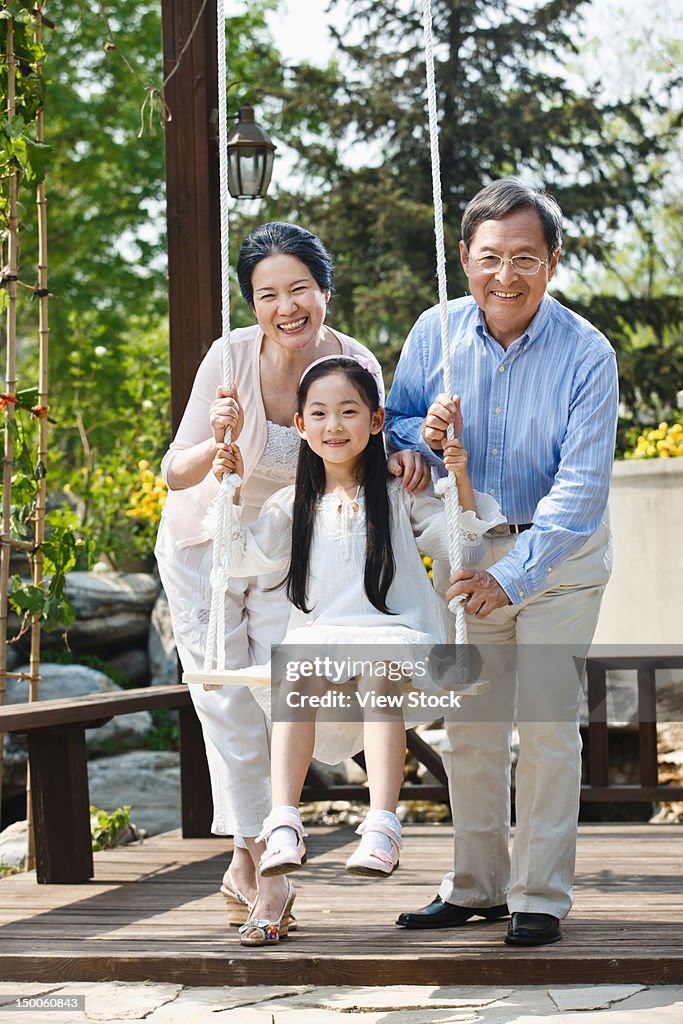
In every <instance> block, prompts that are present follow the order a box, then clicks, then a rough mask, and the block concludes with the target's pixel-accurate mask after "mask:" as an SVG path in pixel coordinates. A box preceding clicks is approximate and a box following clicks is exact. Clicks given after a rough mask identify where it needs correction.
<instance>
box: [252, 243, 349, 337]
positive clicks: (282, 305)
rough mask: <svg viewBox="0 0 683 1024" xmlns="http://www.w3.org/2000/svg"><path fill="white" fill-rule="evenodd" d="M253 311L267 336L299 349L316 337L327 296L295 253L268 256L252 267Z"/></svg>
mask: <svg viewBox="0 0 683 1024" xmlns="http://www.w3.org/2000/svg"><path fill="white" fill-rule="evenodd" d="M251 283H252V287H253V289H254V312H255V314H256V319H257V321H258V324H259V327H260V328H261V330H262V331H263V333H264V334H265V336H266V337H267V338H268V339H269V341H274V342H275V343H276V344H277V345H280V346H281V347H282V348H286V349H290V350H293V349H302V348H305V347H306V346H307V345H309V344H310V343H311V342H313V341H315V340H316V338H317V337H318V335H319V333H320V331H321V329H322V326H323V322H324V320H325V314H326V312H327V303H328V302H329V299H330V293H329V291H323V289H322V288H321V287H320V285H319V284H318V282H317V281H316V279H315V278H314V277H313V274H312V273H311V271H310V270H309V269H308V267H307V266H306V264H305V263H302V262H301V260H299V259H297V258H296V256H287V255H284V254H280V255H278V256H268V257H266V259H264V260H261V261H260V263H257V264H256V266H255V267H254V271H253V273H252V275H251Z"/></svg>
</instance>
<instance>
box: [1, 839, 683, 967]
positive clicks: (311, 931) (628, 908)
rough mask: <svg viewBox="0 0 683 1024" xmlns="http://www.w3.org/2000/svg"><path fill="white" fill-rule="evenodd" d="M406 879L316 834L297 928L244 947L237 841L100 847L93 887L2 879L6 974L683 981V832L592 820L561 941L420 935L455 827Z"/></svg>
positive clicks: (409, 850) (488, 931)
mask: <svg viewBox="0 0 683 1024" xmlns="http://www.w3.org/2000/svg"><path fill="white" fill-rule="evenodd" d="M405 831H406V837H405V838H406V842H405V846H404V851H403V860H402V864H401V868H400V870H399V872H397V874H396V875H395V876H394V878H392V879H390V880H386V881H384V880H382V881H374V880H366V879H354V878H351V877H348V876H346V875H344V874H343V873H342V871H341V870H340V866H341V865H342V864H343V861H344V859H345V858H346V857H347V856H348V854H349V852H350V850H351V849H352V848H353V845H354V836H353V833H352V830H351V828H349V827H339V828H336V827H335V828H315V829H312V830H311V833H312V834H311V837H310V839H309V840H308V847H309V862H308V864H307V865H306V868H305V869H304V870H303V871H301V872H300V873H299V875H298V878H297V882H298V885H299V888H300V893H299V897H298V899H297V904H296V910H297V915H298V917H299V919H300V928H299V931H298V932H297V933H295V934H293V935H292V936H290V937H289V938H288V939H287V940H286V941H283V942H282V943H281V944H280V945H279V946H278V947H275V948H270V949H265V950H263V949H261V950H258V949H251V950H250V949H245V948H243V947H241V946H240V945H239V943H238V941H237V934H236V930H235V929H228V927H227V916H226V913H225V910H224V907H223V901H222V898H221V897H220V895H219V893H218V892H217V887H218V881H219V879H220V877H221V875H222V872H223V869H224V865H225V863H226V860H227V855H228V853H229V850H230V842H229V840H223V839H185V840H183V839H181V838H180V836H179V834H176V833H170V834H168V835H166V836H159V837H155V838H153V839H151V840H147V841H146V842H145V843H144V845H143V846H142V847H139V846H135V847H124V848H122V849H118V850H113V851H109V852H106V853H101V854H96V856H95V878H94V879H93V880H92V881H90V882H85V883H82V884H80V885H51V886H45V885H37V884H36V883H35V876H34V875H15V876H12V877H10V878H6V879H4V880H3V881H1V882H0V977H2V978H3V979H4V980H12V981H65V980H72V981H100V980H110V979H118V980H123V981H141V980H144V979H152V980H156V981H173V982H177V983H183V984H186V985H254V984H280V983H287V984H301V983H307V984H324V985H355V986H359V985H390V984H399V983H402V984H449V985H453V984H477V985H481V984H514V985H519V984H546V983H552V984H558V983H562V982H582V983H588V982H609V983H617V982H641V983H648V984H658V983H659V984H664V983H681V982H683V886H682V885H681V878H682V875H683V826H675V825H671V826H655V825H630V824H627V825H586V826H582V828H581V831H580V839H579V848H578V870H577V879H576V888H575V892H576V903H575V906H574V910H573V912H572V914H571V916H570V918H569V919H568V921H567V922H566V924H565V926H564V934H565V939H564V941H563V942H560V943H558V944H556V945H552V946H547V947H541V948H539V949H532V950H528V951H525V950H519V949H510V948H508V947H506V946H504V945H503V943H502V940H503V937H504V935H505V929H506V922H502V921H501V922H494V923H492V924H489V923H486V922H481V923H477V924H472V925H469V926H467V927H465V928H460V929H450V930H448V931H438V932H415V931H411V932H408V931H405V930H404V929H399V928H396V927H395V926H394V924H393V922H394V919H395V917H396V915H397V913H399V911H401V910H405V909H411V908H412V909H415V908H417V907H419V906H422V905H423V904H425V903H427V902H429V901H430V900H431V899H432V898H433V896H434V895H435V893H436V889H437V881H438V879H439V878H440V877H441V875H442V873H443V872H445V871H446V870H447V869H448V866H449V859H450V851H451V842H450V828H449V827H448V826H444V825H441V826H438V825H437V826H434V825H411V826H408V827H407V828H406V830H405Z"/></svg>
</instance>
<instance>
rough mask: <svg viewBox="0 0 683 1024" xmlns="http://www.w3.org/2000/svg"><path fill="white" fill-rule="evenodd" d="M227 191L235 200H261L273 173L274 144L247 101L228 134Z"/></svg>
mask: <svg viewBox="0 0 683 1024" xmlns="http://www.w3.org/2000/svg"><path fill="white" fill-rule="evenodd" d="M227 145H228V190H229V192H230V195H231V196H232V197H233V199H262V198H263V197H264V196H265V194H266V192H267V191H268V186H269V184H270V177H271V175H272V173H273V158H274V154H275V149H276V147H275V145H274V144H273V143H272V142H271V141H270V139H269V137H268V135H267V134H266V132H264V130H263V128H261V127H260V126H259V125H257V124H256V121H255V120H254V108H253V107H252V106H250V105H249V104H245V106H243V107H242V108H241V109H240V112H239V113H238V115H237V124H236V125H235V127H234V128H232V129H231V131H230V133H229V135H228V143H227Z"/></svg>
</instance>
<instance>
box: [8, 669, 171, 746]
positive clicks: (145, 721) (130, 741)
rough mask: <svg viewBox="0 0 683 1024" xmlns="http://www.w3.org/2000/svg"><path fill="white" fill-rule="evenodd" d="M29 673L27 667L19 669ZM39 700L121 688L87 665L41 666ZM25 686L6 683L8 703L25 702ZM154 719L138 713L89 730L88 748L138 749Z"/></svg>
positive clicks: (143, 713) (87, 734)
mask: <svg viewBox="0 0 683 1024" xmlns="http://www.w3.org/2000/svg"><path fill="white" fill-rule="evenodd" d="M19 671H20V672H28V666H27V665H26V666H23V667H22V668H20V669H19ZM40 675H41V681H40V688H39V700H55V699H57V698H67V697H82V696H83V695H84V694H87V693H110V692H112V691H114V690H116V691H120V690H121V687H120V686H117V685H116V683H113V682H112V681H111V679H109V677H108V676H106V675H105V674H104V672H98V671H97V670H96V669H94V668H87V667H86V666H85V665H54V664H49V663H48V664H42V665H41V666H40ZM26 697H27V686H26V683H24V682H22V681H21V680H18V679H8V680H7V703H8V704H21V703H23V702H24V701H25V700H26ZM152 724H153V723H152V716H151V715H150V713H149V712H148V711H137V712H135V714H132V715H119V716H118V717H117V718H112V719H111V720H110V721H109V722H107V723H106V725H102V726H100V728H99V729H88V731H87V733H86V736H87V740H88V748H89V749H90V750H92V751H97V750H101V749H102V748H103V747H110V746H111V744H112V743H115V744H117V746H119V747H120V748H122V749H128V750H130V749H131V748H133V747H135V746H138V745H139V744H140V741H141V740H142V739H143V737H144V736H146V735H147V733H148V732H149V731H150V730H151V728H152Z"/></svg>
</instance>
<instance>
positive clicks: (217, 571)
mask: <svg viewBox="0 0 683 1024" xmlns="http://www.w3.org/2000/svg"><path fill="white" fill-rule="evenodd" d="M216 17H217V23H218V24H217V27H218V36H217V38H218V104H219V107H218V146H219V160H220V164H219V190H220V236H221V237H220V248H221V303H222V343H223V380H224V384H225V385H228V386H229V385H230V384H231V383H232V366H231V358H230V294H229V270H230V257H229V224H228V214H229V200H228V168H227V134H228V133H227V72H226V46H225V8H224V3H223V0H217V12H216ZM423 34H424V51H425V67H426V80H427V106H428V116H429V140H430V156H431V167H432V191H433V199H434V233H435V244H436V268H437V281H438V295H439V317H440V334H441V351H442V363H443V377H444V390H445V392H446V393H447V394H449V395H450V394H451V390H452V381H451V349H450V338H449V332H448V291H447V281H446V257H445V245H444V223H443V205H442V199H441V169H440V160H439V128H438V118H437V105H436V84H435V74H434V51H433V42H432V5H431V0H423ZM454 436H455V435H454V427H453V424H449V427H448V438H449V440H453V438H454ZM226 439H227V440H228V442H229V440H230V437H229V433H228V435H226ZM239 483H240V480H239V477H236V476H235V475H234V474H230V475H227V474H226V476H224V477H223V478H222V480H221V486H220V490H219V494H218V497H217V499H216V505H217V508H216V525H215V536H214V548H213V563H212V570H211V608H210V613H209V628H208V637H207V647H206V652H205V658H204V669H203V672H185V673H184V674H183V679H184V680H185V682H202V683H204V684H205V685H206V686H209V687H212V686H223V685H226V684H232V685H239V684H244V683H245V682H251V683H260V684H268V683H269V682H270V675H269V673H267V672H265V671H260V670H259V668H258V667H257V668H256V669H255V671H254V672H253V673H251V674H250V675H248V676H247V675H246V673H243V674H242V675H240V674H239V672H234V671H227V672H226V671H225V595H226V591H227V587H228V580H229V578H230V550H231V544H232V539H231V538H232V511H231V506H232V501H233V496H234V493H235V489H236V487H238V486H239ZM439 491H440V493H442V494H443V499H444V504H445V512H446V524H447V530H448V553H449V562H450V574H451V575H453V574H454V573H455V572H457V571H458V570H459V569H461V568H462V536H461V530H460V515H461V509H460V501H459V498H458V485H457V481H456V479H455V474H454V473H452V472H450V473H449V474H448V476H447V477H446V478H445V480H444V481H440V486H439ZM449 607H450V609H451V611H452V612H453V614H454V616H455V640H456V644H457V645H458V647H459V649H460V650H462V651H465V650H466V644H467V626H466V623H465V609H464V600H463V599H461V598H456V599H454V600H452V601H451V602H450V605H449ZM247 671H248V670H247ZM463 672H464V668H463V666H462V664H461V666H460V672H459V679H460V680H461V681H462V680H463Z"/></svg>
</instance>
